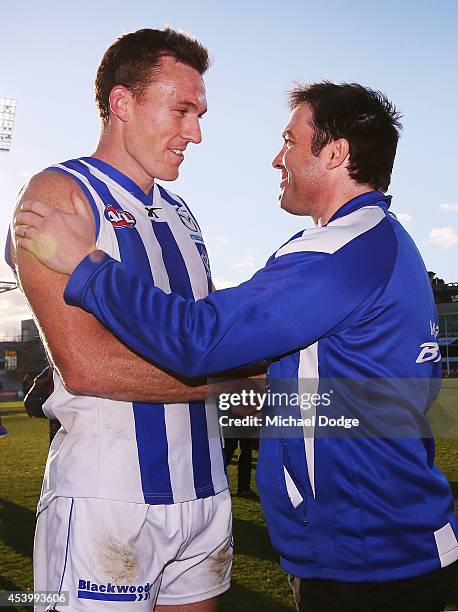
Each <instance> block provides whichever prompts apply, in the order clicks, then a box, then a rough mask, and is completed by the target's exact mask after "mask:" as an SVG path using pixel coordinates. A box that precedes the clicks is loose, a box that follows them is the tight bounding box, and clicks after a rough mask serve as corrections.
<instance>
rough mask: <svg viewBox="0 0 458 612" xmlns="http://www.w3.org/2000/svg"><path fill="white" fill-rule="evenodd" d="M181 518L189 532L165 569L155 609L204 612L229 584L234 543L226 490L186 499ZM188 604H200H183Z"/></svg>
mask: <svg viewBox="0 0 458 612" xmlns="http://www.w3.org/2000/svg"><path fill="white" fill-rule="evenodd" d="M181 520H182V523H183V530H184V531H185V532H187V534H188V535H187V538H186V542H185V544H184V545H183V546H182V547H181V549H180V552H179V554H178V555H177V557H176V559H175V560H174V561H172V562H171V563H169V564H168V565H167V566H166V567H165V568H164V572H163V574H162V582H161V588H160V591H159V595H158V599H157V608H158V609H159V610H160V609H161V608H160V606H164V609H165V610H167V611H170V610H172V609H174V608H173V607H176V609H177V610H180V611H181V610H183V609H184V610H187V609H189V610H193V611H194V610H201V609H202V610H205V612H207V610H209V611H210V610H213V609H215V608H214V605H216V604H215V603H214V602H212V601H211V600H212V599H214V598H216V597H217V596H218V595H221V594H222V593H224V592H225V591H227V590H228V589H229V586H230V576H231V567H232V551H233V545H232V516H231V500H230V495H229V491H227V490H226V491H223V492H221V493H219V494H218V495H214V496H213V497H208V498H205V499H198V500H195V501H193V502H186V504H183V514H182V517H181ZM205 602H206V603H205ZM191 604H193V605H194V604H195V605H196V606H197V604H200V606H201V607H200V608H199V607H194V608H183V607H182V606H188V607H189V606H190V605H191ZM180 606H181V607H180ZM212 606H213V607H212Z"/></svg>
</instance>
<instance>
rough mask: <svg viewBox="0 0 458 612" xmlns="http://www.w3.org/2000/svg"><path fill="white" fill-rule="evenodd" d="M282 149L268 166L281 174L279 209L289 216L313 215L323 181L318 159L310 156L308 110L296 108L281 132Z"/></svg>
mask: <svg viewBox="0 0 458 612" xmlns="http://www.w3.org/2000/svg"><path fill="white" fill-rule="evenodd" d="M282 137H283V146H282V148H281V150H280V151H279V153H278V155H277V156H276V157H275V159H274V160H273V162H272V165H273V167H274V168H277V169H278V170H280V171H281V181H280V195H279V196H278V201H279V202H280V206H281V207H282V208H283V209H284V210H286V211H287V212H289V213H291V214H293V215H313V212H314V203H316V202H318V201H319V199H320V198H319V195H320V193H319V192H320V190H321V189H322V188H323V181H324V179H325V174H324V173H325V163H324V160H323V159H322V158H321V155H318V156H315V155H314V154H313V153H312V138H313V128H312V110H311V108H310V107H309V106H308V105H307V104H301V105H300V106H297V107H296V108H295V109H294V110H293V112H292V113H291V115H290V118H289V121H288V124H287V125H286V127H285V129H284V130H283V134H282Z"/></svg>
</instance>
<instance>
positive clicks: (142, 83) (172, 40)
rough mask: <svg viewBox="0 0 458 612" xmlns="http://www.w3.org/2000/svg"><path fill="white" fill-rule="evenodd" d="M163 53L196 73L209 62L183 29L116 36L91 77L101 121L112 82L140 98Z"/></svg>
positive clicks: (107, 113) (105, 119) (106, 114)
mask: <svg viewBox="0 0 458 612" xmlns="http://www.w3.org/2000/svg"><path fill="white" fill-rule="evenodd" d="M164 56H170V57H173V58H175V59H176V60H177V61H179V62H182V63H183V64H186V65H188V66H191V68H195V69H196V70H197V71H198V72H199V74H201V75H202V74H204V73H205V72H206V70H207V69H208V67H209V65H210V59H209V56H208V51H207V49H206V48H205V47H204V46H203V45H201V44H200V43H199V42H198V40H197V39H196V38H194V37H192V36H190V35H189V34H186V33H185V32H177V31H175V30H172V29H171V28H166V29H165V30H151V29H144V30H137V31H136V32H131V33H130V34H125V35H124V36H121V37H120V38H118V40H117V41H116V42H114V43H113V44H112V45H111V47H109V48H108V49H107V51H106V52H105V55H104V56H103V58H102V61H101V63H100V66H99V69H98V70H97V77H96V79H95V99H96V102H97V106H98V108H99V113H100V116H101V118H102V121H103V124H104V125H105V124H106V123H107V122H108V119H109V116H110V103H109V95H110V92H111V90H112V89H113V87H114V86H115V85H124V87H127V88H128V89H129V90H130V91H131V92H132V93H133V95H134V96H135V97H136V98H137V99H138V100H141V98H142V95H143V94H144V92H145V90H146V89H147V87H148V85H149V84H150V83H151V82H152V81H153V79H154V76H155V71H157V70H158V68H159V63H160V61H161V59H162V58H163V57H164Z"/></svg>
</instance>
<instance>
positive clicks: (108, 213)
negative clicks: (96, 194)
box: [105, 204, 136, 229]
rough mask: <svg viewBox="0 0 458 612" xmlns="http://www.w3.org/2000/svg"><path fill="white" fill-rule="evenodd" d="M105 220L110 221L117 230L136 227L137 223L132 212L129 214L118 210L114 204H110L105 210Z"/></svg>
mask: <svg viewBox="0 0 458 612" xmlns="http://www.w3.org/2000/svg"><path fill="white" fill-rule="evenodd" d="M105 219H108V221H109V222H110V223H111V225H112V226H113V227H114V228H116V229H118V228H122V227H134V225H135V223H136V221H135V217H134V216H133V215H132V214H131V213H130V212H127V210H117V209H116V208H115V207H114V206H113V204H108V206H107V207H106V208H105Z"/></svg>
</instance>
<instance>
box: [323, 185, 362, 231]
mask: <svg viewBox="0 0 458 612" xmlns="http://www.w3.org/2000/svg"><path fill="white" fill-rule="evenodd" d="M369 191H373V188H372V187H370V186H369V185H357V184H356V183H354V182H353V181H352V182H351V183H348V184H346V185H337V186H336V187H335V188H334V189H331V190H330V191H329V193H327V194H326V197H325V198H324V199H323V201H322V202H321V204H320V206H319V209H318V210H317V211H316V213H315V214H314V215H313V220H314V221H315V223H316V224H317V225H320V226H323V225H326V224H327V223H328V222H329V220H330V219H331V218H332V217H333V216H334V215H335V213H336V212H337V211H338V210H339V208H342V206H344V204H346V203H347V202H348V201H350V200H352V199H353V198H356V197H358V196H360V195H362V194H363V193H367V192H369Z"/></svg>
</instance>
